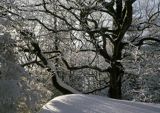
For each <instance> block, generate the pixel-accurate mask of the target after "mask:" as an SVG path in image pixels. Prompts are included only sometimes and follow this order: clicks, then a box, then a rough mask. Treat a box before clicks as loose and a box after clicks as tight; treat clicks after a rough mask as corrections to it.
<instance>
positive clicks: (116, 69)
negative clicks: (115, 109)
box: [108, 62, 124, 99]
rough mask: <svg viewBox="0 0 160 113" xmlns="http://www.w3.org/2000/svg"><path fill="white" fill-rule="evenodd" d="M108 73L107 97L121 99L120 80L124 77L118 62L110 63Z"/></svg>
mask: <svg viewBox="0 0 160 113" xmlns="http://www.w3.org/2000/svg"><path fill="white" fill-rule="evenodd" d="M109 73H110V87H109V91H108V95H109V97H111V98H115V99H121V97H122V92H121V86H122V82H121V80H122V77H123V75H124V70H123V66H122V64H121V63H120V62H114V63H112V64H111V67H110V69H109Z"/></svg>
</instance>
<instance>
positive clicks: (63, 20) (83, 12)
mask: <svg viewBox="0 0 160 113" xmlns="http://www.w3.org/2000/svg"><path fill="white" fill-rule="evenodd" d="M137 2H138V0H137V1H136V0H110V1H106V0H77V1H74V0H42V1H39V2H38V3H31V4H27V5H26V4H23V5H21V6H19V7H18V8H17V9H16V10H18V11H20V12H21V13H23V15H21V14H19V13H13V12H12V11H9V13H11V14H13V15H16V16H18V17H21V18H22V20H27V21H31V22H37V23H38V24H39V25H40V26H42V27H43V28H45V30H47V31H48V32H49V33H53V34H57V35H56V37H57V38H56V39H55V42H56V40H59V41H61V42H63V41H62V40H63V39H64V38H68V39H70V40H72V43H75V45H76V47H77V48H76V49H75V51H76V53H77V54H79V53H85V52H93V53H95V54H98V55H99V56H101V57H102V58H103V59H104V61H105V63H106V64H107V65H106V66H104V67H99V66H97V65H93V64H92V63H88V64H85V65H73V66H72V65H71V63H70V62H69V61H68V59H67V58H66V57H65V54H64V51H63V50H62V49H60V48H58V46H56V44H57V43H56V44H55V48H54V49H53V50H54V51H52V53H57V54H58V57H57V60H56V62H60V61H61V62H62V63H63V64H64V65H65V66H66V67H67V69H69V70H72V71H73V70H79V69H93V70H97V71H99V72H103V73H106V74H107V75H108V77H109V91H108V95H109V96H110V97H111V98H117V99H119V98H121V95H122V93H121V86H122V77H123V76H124V74H125V69H124V66H123V65H122V63H121V60H123V59H124V57H125V55H124V54H123V50H124V49H125V47H126V46H127V45H128V44H130V43H133V45H135V46H138V47H141V46H142V45H143V44H144V42H146V41H157V42H160V41H159V39H158V38H157V37H144V33H140V34H139V35H138V36H137V35H133V37H132V36H131V34H130V33H129V32H128V31H132V30H139V31H144V30H146V29H147V30H148V28H149V26H150V25H151V24H154V22H153V21H154V20H155V19H154V18H157V17H159V8H157V10H156V11H153V12H152V11H151V13H150V15H148V16H149V19H146V20H147V21H145V22H143V23H138V24H137V25H133V21H132V20H133V19H134V17H135V18H137V17H136V16H135V15H134V13H133V8H134V7H133V5H134V3H137ZM55 6H56V9H55ZM157 7H159V5H158V6H157ZM28 12H34V13H35V14H33V15H32V17H26V16H24V15H25V13H28ZM38 14H40V15H41V16H42V15H43V16H45V17H46V19H45V20H43V19H42V18H41V16H37V15H38ZM138 16H139V17H140V16H141V15H138ZM48 18H51V19H49V20H47V19H48ZM135 20H136V19H135ZM134 22H136V21H134ZM51 23H54V24H51ZM154 25H155V24H154ZM55 26H57V27H55ZM155 26H156V25H155ZM19 31H20V30H19ZM20 34H21V35H23V36H24V37H25V36H28V37H31V38H30V39H29V40H31V45H32V46H33V48H34V51H32V52H35V54H36V55H37V56H38V57H39V59H40V60H41V61H42V62H43V64H44V65H48V64H49V60H48V59H46V58H45V57H44V56H43V54H42V51H41V49H42V48H41V47H40V46H39V44H38V43H37V42H36V43H35V42H34V38H33V37H35V35H34V34H33V33H30V32H24V31H20ZM60 34H61V37H64V38H60ZM137 34H138V33H137ZM54 38H55V37H54ZM126 39H127V41H129V42H127V41H126ZM128 39H129V40H128ZM87 44H88V45H90V46H86V45H87ZM78 46H79V47H78ZM43 53H45V52H43ZM48 53H49V52H48ZM84 55H85V54H84ZM80 57H81V56H80ZM52 63H55V62H52ZM48 68H51V67H48ZM51 69H52V68H51Z"/></svg>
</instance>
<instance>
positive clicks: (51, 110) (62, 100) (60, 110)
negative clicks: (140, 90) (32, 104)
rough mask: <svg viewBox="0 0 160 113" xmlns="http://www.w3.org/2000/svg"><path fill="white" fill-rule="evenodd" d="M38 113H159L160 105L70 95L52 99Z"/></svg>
mask: <svg viewBox="0 0 160 113" xmlns="http://www.w3.org/2000/svg"><path fill="white" fill-rule="evenodd" d="M39 113H160V105H159V104H147V103H138V102H130V101H124V100H115V99H110V98H106V97H100V96H93V95H83V94H71V95H65V96H60V97H56V98H54V99H52V100H51V101H49V102H48V103H47V104H46V105H44V106H43V108H42V110H41V111H40V112H39Z"/></svg>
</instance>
